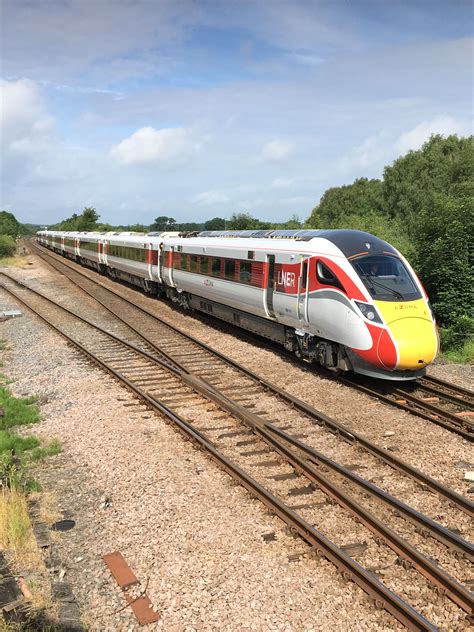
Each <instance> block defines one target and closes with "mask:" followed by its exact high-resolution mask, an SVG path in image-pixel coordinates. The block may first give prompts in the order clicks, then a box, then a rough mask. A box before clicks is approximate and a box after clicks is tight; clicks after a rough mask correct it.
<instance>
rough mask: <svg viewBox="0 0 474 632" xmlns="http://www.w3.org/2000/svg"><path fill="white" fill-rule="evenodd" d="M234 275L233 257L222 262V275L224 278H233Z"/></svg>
mask: <svg viewBox="0 0 474 632" xmlns="http://www.w3.org/2000/svg"><path fill="white" fill-rule="evenodd" d="M234 275H235V261H234V260H233V259H226V260H225V262H224V276H225V278H226V279H232V281H233V280H234Z"/></svg>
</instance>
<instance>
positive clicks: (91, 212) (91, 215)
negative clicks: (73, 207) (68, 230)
mask: <svg viewBox="0 0 474 632" xmlns="http://www.w3.org/2000/svg"><path fill="white" fill-rule="evenodd" d="M98 219H99V214H98V213H97V211H96V210H95V208H94V207H92V206H86V207H85V208H84V210H83V211H82V213H81V215H79V217H78V219H77V229H76V230H96V229H97V220H98Z"/></svg>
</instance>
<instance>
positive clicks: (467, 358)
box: [440, 340, 474, 364]
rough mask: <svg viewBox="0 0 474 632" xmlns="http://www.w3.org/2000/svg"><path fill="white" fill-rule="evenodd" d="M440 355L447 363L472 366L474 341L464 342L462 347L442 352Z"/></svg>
mask: <svg viewBox="0 0 474 632" xmlns="http://www.w3.org/2000/svg"><path fill="white" fill-rule="evenodd" d="M440 355H441V359H442V360H447V361H448V362H457V363H460V364H472V363H474V340H466V342H465V343H464V345H463V346H462V347H459V348H457V349H450V350H449V351H443V352H442V353H441V354H440Z"/></svg>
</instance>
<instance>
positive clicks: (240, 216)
mask: <svg viewBox="0 0 474 632" xmlns="http://www.w3.org/2000/svg"><path fill="white" fill-rule="evenodd" d="M226 224H227V230H251V229H255V230H258V229H261V230H265V229H267V228H270V227H271V224H270V223H269V222H261V221H260V220H259V219H257V218H256V217H253V216H252V215H250V213H232V215H231V216H230V219H229V220H227V222H226Z"/></svg>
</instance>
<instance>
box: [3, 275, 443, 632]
mask: <svg viewBox="0 0 474 632" xmlns="http://www.w3.org/2000/svg"><path fill="white" fill-rule="evenodd" d="M1 274H3V276H6V277H7V278H10V279H11V280H13V281H16V280H15V279H13V278H12V277H9V276H8V275H5V274H4V273H1ZM19 285H22V284H21V283H19ZM2 287H3V289H4V290H5V291H6V292H8V293H9V294H10V295H11V296H13V297H15V298H16V300H18V301H19V302H20V303H21V304H23V305H24V306H25V307H27V308H28V309H30V310H31V311H32V312H33V313H34V314H36V315H37V316H38V317H39V318H40V319H41V320H43V321H44V322H45V323H46V324H48V325H49V326H50V327H51V328H52V329H54V330H55V331H56V332H57V333H59V334H60V335H61V336H62V337H63V338H65V339H66V340H67V342H69V343H72V344H73V345H74V346H75V347H76V348H78V349H79V350H80V351H81V352H82V353H83V354H84V355H86V356H87V357H88V358H89V359H90V360H92V361H93V362H94V363H95V364H97V365H98V366H100V367H101V368H102V369H104V370H106V371H107V372H108V373H110V374H111V375H113V376H114V377H116V378H117V379H119V380H120V381H121V382H122V383H124V384H125V385H126V386H127V388H128V389H129V390H131V391H132V392H134V393H135V394H136V395H137V396H138V397H140V398H141V399H143V400H144V401H146V402H147V403H148V404H149V405H150V406H152V407H153V408H154V409H155V410H157V411H159V412H160V413H162V414H163V415H165V416H166V417H167V418H168V419H169V420H170V421H172V422H173V423H174V424H175V425H176V426H177V427H178V428H179V429H180V430H181V431H182V432H184V433H185V434H186V435H187V436H188V437H189V438H191V439H192V440H193V441H194V442H195V443H197V444H198V445H199V446H200V447H202V448H203V449H205V450H206V452H208V453H209V455H210V456H211V457H212V458H213V460H214V461H216V462H217V463H218V464H220V465H221V466H222V467H223V469H224V470H225V471H226V472H227V473H228V474H230V475H231V476H232V477H233V478H234V479H235V480H237V481H238V482H240V483H241V484H242V485H243V486H244V487H245V488H246V489H247V490H248V491H249V492H250V493H251V494H252V495H254V496H255V497H257V498H259V499H260V500H261V501H262V502H264V504H265V505H266V506H267V507H269V508H270V509H271V510H272V511H273V512H274V513H275V514H276V515H278V516H279V517H280V518H281V519H282V520H283V521H284V522H286V524H288V525H289V526H290V527H292V528H293V529H295V531H296V532H297V533H298V534H299V535H300V536H302V537H303V538H304V539H305V540H306V541H307V542H308V543H309V544H311V545H312V546H313V547H315V548H316V552H317V553H318V554H320V555H324V556H325V557H326V559H328V560H329V561H331V562H332V563H333V564H334V565H335V566H336V568H337V569H338V570H340V571H341V572H342V573H343V576H344V577H345V578H346V579H351V580H352V581H354V582H355V583H356V584H357V585H358V586H360V587H361V588H362V589H363V590H364V591H365V592H366V593H367V594H369V595H370V596H372V597H373V598H374V599H375V600H376V602H377V605H378V606H379V607H383V608H385V609H386V610H387V611H388V612H390V613H391V614H392V615H393V616H394V617H395V618H396V619H397V620H398V621H400V622H401V623H402V624H403V625H405V626H406V627H407V628H409V629H413V630H435V629H436V628H435V627H434V626H432V624H431V623H429V622H428V621H427V620H426V619H425V618H424V617H423V616H422V615H421V614H420V613H418V612H417V611H416V610H415V609H414V608H412V607H411V606H410V605H409V604H407V603H406V602H405V601H404V600H402V599H401V598H400V597H399V596H398V595H396V594H395V593H393V592H392V591H391V590H390V589H389V588H387V587H386V586H385V585H384V584H383V583H382V582H380V581H379V580H378V579H376V578H375V577H374V576H373V575H372V574H371V573H370V572H368V571H367V570H366V569H364V568H363V567H362V566H361V565H360V564H358V563H357V562H356V561H355V560H353V559H352V558H351V557H350V556H349V555H347V554H346V553H345V552H344V551H342V550H341V549H340V548H339V547H338V546H337V545H335V544H334V543H333V542H331V541H330V540H329V539H328V538H326V536H324V535H323V534H322V533H321V532H320V531H318V530H317V529H315V528H314V527H313V526H311V525H310V524H309V523H307V522H306V521H305V520H304V519H302V518H301V517H300V516H299V515H298V514H297V513H296V512H295V511H293V510H292V509H291V508H290V507H288V506H287V505H286V504H285V503H283V502H282V501H280V500H279V499H278V498H277V497H276V496H274V495H273V494H272V493H271V492H269V491H268V490H266V489H265V488H264V487H262V486H261V485H260V484H259V483H258V482H257V481H256V480H255V479H253V478H252V477H251V476H249V475H248V474H247V473H246V472H244V471H243V470H242V469H241V468H240V467H239V466H238V465H236V464H234V463H233V462H232V461H231V460H230V459H228V458H227V457H225V456H224V455H223V454H221V453H220V452H219V451H218V450H217V449H216V448H215V446H214V445H213V444H212V442H210V441H209V440H208V439H207V438H206V437H205V436H204V435H202V434H201V433H200V432H199V431H198V430H197V429H195V428H194V427H193V426H192V424H190V423H189V422H187V421H186V420H185V419H183V418H182V417H180V416H179V415H177V414H176V413H174V412H173V411H172V410H171V409H169V408H168V407H167V406H166V405H164V404H163V403H161V402H159V400H157V399H155V398H153V397H150V396H149V395H148V394H147V393H145V392H144V391H142V390H141V389H140V388H138V387H137V386H136V385H134V384H133V382H131V381H130V380H128V379H127V378H126V377H125V376H124V375H122V374H121V373H120V372H119V371H116V370H115V369H113V368H112V367H110V366H108V365H107V363H105V362H104V361H103V360H101V359H100V358H99V357H98V356H97V355H95V354H94V353H92V352H91V351H89V350H88V349H87V348H86V347H85V346H84V345H82V344H81V343H80V342H78V341H76V340H74V338H72V337H71V336H69V335H68V334H66V333H65V332H64V331H62V330H61V329H60V328H59V327H57V326H56V325H55V324H54V323H53V322H52V321H51V320H50V319H48V318H47V317H45V316H43V315H42V314H41V313H40V312H39V311H38V310H37V309H35V308H34V307H32V306H31V305H30V304H29V303H28V302H27V301H25V300H24V299H23V298H21V297H20V296H19V295H18V294H17V293H16V292H14V291H12V290H11V289H9V288H7V287H6V286H5V285H3V284H2ZM24 287H25V288H26V289H30V288H28V287H27V286H24ZM33 292H35V293H36V294H38V295H41V293H39V292H36V291H35V290H33ZM43 298H46V299H47V300H48V301H49V302H51V303H54V301H52V300H51V299H48V297H44V296H43ZM54 304H55V305H56V306H58V307H60V308H61V309H63V310H65V311H70V310H67V308H64V307H63V306H61V305H58V304H57V303H54ZM70 313H71V314H72V315H74V316H76V315H75V314H74V313H73V312H70ZM79 318H80V319H81V320H83V321H84V322H86V320H85V319H83V318H82V317H79ZM94 327H95V328H97V326H94ZM104 333H107V334H109V332H106V331H105V330H104ZM109 335H110V334H109ZM111 337H113V338H116V336H113V335H111ZM124 342H125V341H124ZM137 349H138V348H137ZM158 362H159V363H160V364H164V363H162V362H160V361H158ZM166 367H167V368H168V369H170V370H174V367H168V365H166Z"/></svg>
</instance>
